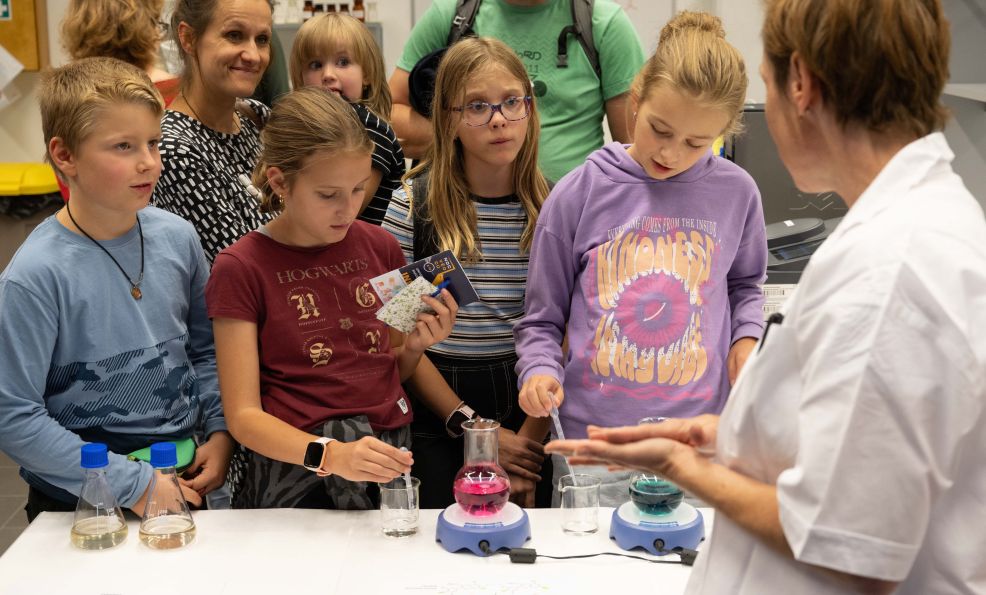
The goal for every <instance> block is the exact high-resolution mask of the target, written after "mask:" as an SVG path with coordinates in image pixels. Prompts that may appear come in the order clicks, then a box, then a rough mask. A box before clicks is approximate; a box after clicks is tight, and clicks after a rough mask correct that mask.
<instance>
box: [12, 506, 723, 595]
mask: <svg viewBox="0 0 986 595" xmlns="http://www.w3.org/2000/svg"><path fill="white" fill-rule="evenodd" d="M439 512H440V511H438V510H422V511H421V521H420V530H419V532H418V534H417V535H415V536H413V537H406V538H392V537H385V536H384V535H383V534H382V533H381V531H380V518H379V514H380V513H379V512H378V511H366V512H346V511H317V510H294V509H278V510H217V511H196V512H194V513H193V516H194V518H195V523H196V526H197V535H196V538H195V541H194V542H192V543H191V544H190V545H189V546H187V547H185V548H182V549H179V550H172V551H156V550H151V549H149V548H147V547H146V546H144V545H143V544H142V543H141V542H140V540H139V539H138V533H137V532H138V523H137V522H131V523H130V526H129V531H130V533H129V536H128V537H127V541H126V542H124V543H123V544H121V545H119V546H117V547H116V548H113V549H111V550H104V551H99V552H90V551H82V550H79V549H77V548H75V547H74V546H73V545H72V544H71V543H70V541H69V529H70V528H71V525H72V514H70V513H44V514H42V515H41V516H40V517H38V519H36V520H35V521H34V523H32V524H31V526H30V527H29V528H28V529H27V530H25V532H24V533H23V534H22V535H21V536H20V537H19V538H18V539H17V541H16V542H15V543H14V544H13V545H12V546H11V547H10V549H8V550H7V552H6V553H5V554H4V555H3V557H0V593H2V594H3V595H7V594H16V595H28V594H29V595H56V594H66V595H136V594H145V593H147V594H154V595H157V594H161V595H199V594H201V595H211V594H230V595H232V594H236V595H247V594H254V593H256V594H264V595H282V594H283V595H289V594H290V595H302V594H308V593H311V594H313V595H314V594H318V595H327V594H331V593H339V594H354V595H362V594H367V593H390V594H408V595H432V594H441V595H466V594H469V595H486V594H490V595H492V594H497V595H521V594H527V593H536V594H537V595H548V594H554V593H559V594H562V593H564V594H565V595H572V594H578V593H607V594H611V595H612V594H615V593H617V592H618V589H626V590H629V589H633V590H637V589H641V588H642V589H643V591H642V592H646V593H660V594H662V595H674V594H677V593H682V592H683V591H684V586H685V583H686V581H687V580H688V573H689V570H690V569H689V568H688V567H685V566H681V565H678V564H651V563H648V562H642V561H639V560H631V559H627V558H617V557H612V556H600V557H597V558H588V559H579V560H549V559H545V558H538V560H537V562H536V563H535V564H530V565H528V564H512V563H511V562H510V560H509V558H508V557H507V556H506V555H496V556H493V557H489V558H482V557H478V556H475V555H473V554H471V553H468V552H460V553H456V554H450V553H448V552H446V551H445V550H444V549H442V547H441V545H440V544H438V543H436V542H435V524H436V521H437V518H438V513H439ZM527 512H528V515H529V516H530V520H531V540H530V541H528V542H527V544H526V545H525V547H532V548H536V549H537V551H538V553H539V554H549V555H572V554H587V553H594V552H603V551H611V552H622V550H620V549H619V548H618V547H617V546H616V543H615V542H614V541H612V540H611V539H610V538H609V519H610V515H611V514H612V509H602V510H600V513H599V521H600V523H599V531H598V532H597V533H595V534H593V535H586V536H571V535H566V534H564V533H563V532H562V530H561V526H560V511H559V510H549V509H535V510H528V511H527ZM702 513H703V514H704V516H705V521H706V535H708V533H709V531H711V529H712V512H711V510H708V509H703V510H702ZM630 553H633V554H635V555H640V556H644V557H647V558H650V559H665V560H675V559H677V556H665V557H664V558H657V557H655V556H651V555H649V554H647V553H645V552H643V551H642V550H636V551H634V552H630Z"/></svg>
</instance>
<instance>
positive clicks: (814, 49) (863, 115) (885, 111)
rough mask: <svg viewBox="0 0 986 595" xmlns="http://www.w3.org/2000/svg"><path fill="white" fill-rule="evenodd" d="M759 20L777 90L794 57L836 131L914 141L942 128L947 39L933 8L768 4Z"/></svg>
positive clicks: (914, 3)
mask: <svg viewBox="0 0 986 595" xmlns="http://www.w3.org/2000/svg"><path fill="white" fill-rule="evenodd" d="M765 12H766V15H765V18H764V25H763V46H764V53H765V55H766V57H767V59H768V60H770V64H771V66H772V67H773V70H774V82H775V83H776V84H777V85H778V86H779V87H781V88H782V89H783V88H784V86H785V85H786V84H787V81H788V75H789V72H788V69H789V65H790V60H791V55H792V54H793V53H795V52H797V53H798V54H799V55H800V56H801V58H802V59H803V60H804V61H805V63H806V64H807V65H808V69H809V70H811V72H812V74H814V75H815V76H816V77H817V78H818V82H819V84H820V87H821V93H822V97H823V99H825V103H826V105H827V106H829V107H831V108H832V110H833V112H834V113H835V116H836V118H838V121H839V122H840V123H841V124H842V125H847V124H849V123H854V124H858V125H861V126H864V127H866V128H867V129H869V130H873V131H877V132H887V131H889V132H895V133H901V132H903V133H906V134H910V135H916V136H918V137H922V136H925V135H927V134H931V133H932V132H934V131H936V130H941V129H943V128H944V127H945V121H946V120H947V118H948V110H947V109H946V108H945V106H944V105H943V104H942V102H941V94H942V90H943V89H944V88H945V83H946V82H948V76H949V75H948V55H949V51H950V48H951V35H950V33H949V25H948V21H947V20H946V19H945V14H944V10H943V8H942V4H941V2H940V1H939V0H883V1H881V2H874V1H873V0H769V1H768V2H767V4H766V11H765ZM785 92H786V90H785Z"/></svg>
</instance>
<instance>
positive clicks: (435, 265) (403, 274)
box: [370, 250, 479, 306]
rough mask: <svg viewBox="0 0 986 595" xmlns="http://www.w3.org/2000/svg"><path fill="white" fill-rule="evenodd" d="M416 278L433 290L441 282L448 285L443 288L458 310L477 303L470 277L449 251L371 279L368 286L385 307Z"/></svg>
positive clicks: (477, 298)
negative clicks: (420, 278) (424, 281)
mask: <svg viewBox="0 0 986 595" xmlns="http://www.w3.org/2000/svg"><path fill="white" fill-rule="evenodd" d="M419 277H424V278H425V279H426V280H427V281H429V282H430V283H431V284H432V285H435V286H438V285H439V284H441V283H442V282H443V281H448V283H447V285H446V288H447V289H448V291H449V293H451V294H452V297H454V298H455V303H457V304H458V305H460V306H465V305H466V304H471V303H472V302H477V301H479V296H478V295H476V288H474V287H473V286H472V282H470V281H469V277H467V276H466V273H465V272H464V271H463V270H462V265H461V264H459V259H457V258H456V257H455V255H454V254H452V251H451V250H446V251H444V252H439V253H438V254H435V255H434V256H429V257H428V258H422V259H421V260H416V261H414V262H412V263H411V264H409V265H406V266H402V267H401V268H399V269H397V270H396V271H390V272H389V273H384V274H383V275H380V276H378V277H374V278H372V279H370V284H371V285H372V286H373V290H374V291H376V292H377V295H379V296H380V299H381V301H383V303H384V304H386V303H388V302H389V301H390V300H392V299H393V298H394V296H396V295H397V294H398V293H399V292H400V291H401V290H402V289H404V287H406V286H407V285H408V284H410V283H411V282H412V281H414V280H415V279H417V278H419Z"/></svg>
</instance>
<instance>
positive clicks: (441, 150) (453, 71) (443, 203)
mask: <svg viewBox="0 0 986 595" xmlns="http://www.w3.org/2000/svg"><path fill="white" fill-rule="evenodd" d="M497 70H500V71H506V72H507V73H508V74H509V75H510V76H511V77H513V78H515V79H517V81H519V82H520V84H521V86H522V87H523V89H524V91H523V93H524V95H526V96H529V97H531V104H530V109H531V111H530V115H529V116H528V117H527V119H526V120H525V121H524V122H525V123H526V124H527V134H526V135H525V137H524V144H523V146H522V147H521V148H520V152H519V153H517V157H516V159H515V160H514V168H513V186H514V192H515V193H516V194H517V198H518V199H519V200H520V203H521V205H522V206H523V207H524V211H525V213H526V215H527V225H526V227H525V228H524V232H523V234H522V235H521V239H520V246H521V249H522V250H524V251H526V250H529V249H530V246H531V241H532V240H533V239H534V227H535V225H536V224H537V218H538V213H539V212H540V211H541V205H542V204H544V199H545V198H547V196H548V182H547V180H545V178H544V176H543V175H542V174H541V170H540V168H538V140H539V139H540V137H541V120H540V118H539V116H538V111H537V104H536V102H535V100H534V89H533V87H532V85H531V79H530V76H529V75H528V74H527V70H525V69H524V64H523V63H521V61H520V58H518V57H517V54H515V53H514V51H513V50H512V49H510V47H508V46H507V45H506V44H505V43H503V42H502V41H499V40H497V39H492V38H488V37H467V38H465V39H462V40H460V41H459V42H457V43H455V44H454V45H453V46H452V47H450V48H449V49H448V51H447V52H446V53H445V56H444V57H443V58H442V61H441V64H440V65H439V67H438V73H437V75H436V77H435V97H434V99H433V100H432V111H431V113H432V117H431V124H432V136H433V142H432V144H431V147H429V149H428V152H427V154H426V155H425V157H424V159H422V161H421V163H419V164H418V166H417V167H415V168H414V169H412V170H411V171H409V172H408V173H407V174H406V175H405V176H404V182H405V186H404V188H405V191H406V192H407V194H408V200H409V201H412V205H411V207H412V208H411V212H412V213H413V212H414V208H413V207H414V205H413V197H412V194H413V193H412V192H411V190H410V188H408V187H407V180H410V179H413V178H414V177H416V176H418V175H419V174H421V173H423V172H425V171H428V170H430V174H429V182H428V196H427V199H426V200H427V203H428V218H429V220H430V221H431V223H432V226H433V227H434V230H435V238H436V240H437V241H438V245H439V247H440V248H441V249H442V250H451V251H452V252H453V253H454V254H455V255H456V256H457V257H458V258H460V259H464V260H477V259H479V258H481V257H482V247H481V246H480V245H479V243H478V241H477V239H478V230H477V225H478V224H477V219H476V207H475V205H473V201H472V200H471V198H470V192H469V185H468V183H467V182H466V177H465V162H464V159H463V155H462V144H461V143H460V142H459V141H458V139H457V138H456V131H457V129H458V127H459V122H460V120H461V117H462V116H461V113H460V112H455V111H452V110H451V109H450V108H452V107H456V106H460V105H462V104H463V103H465V100H466V88H467V86H468V85H469V83H470V82H472V81H473V80H474V79H475V78H476V77H477V76H483V75H489V74H498V73H497V72H496V71H497Z"/></svg>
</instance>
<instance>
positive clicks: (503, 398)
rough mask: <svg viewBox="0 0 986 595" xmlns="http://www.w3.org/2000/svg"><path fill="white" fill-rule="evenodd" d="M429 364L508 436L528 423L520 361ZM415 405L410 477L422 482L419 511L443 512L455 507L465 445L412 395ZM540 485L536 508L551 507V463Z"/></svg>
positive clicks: (448, 360)
mask: <svg viewBox="0 0 986 595" xmlns="http://www.w3.org/2000/svg"><path fill="white" fill-rule="evenodd" d="M428 359H430V360H431V361H432V363H434V364H435V367H436V368H437V369H438V371H439V372H440V373H441V374H442V377H443V378H445V382H447V383H448V385H449V386H450V387H452V390H453V391H455V394H457V395H458V396H459V398H460V399H462V400H463V401H465V403H466V404H467V405H469V406H470V407H472V408H473V410H475V411H476V413H478V414H479V415H481V416H482V417H485V418H487V419H495V420H497V421H498V422H500V425H501V426H503V427H504V428H506V429H508V430H512V431H514V432H516V431H517V430H518V429H520V426H521V425H522V424H523V423H524V419H525V417H526V416H525V415H524V412H523V411H521V409H520V404H519V401H518V396H519V393H520V391H519V390H518V388H517V374H516V372H515V371H514V365H515V364H516V363H517V357H516V356H513V355H511V356H508V357H502V358H494V359H486V360H479V361H477V360H467V359H458V358H448V357H443V356H439V355H435V354H433V353H428ZM411 396H412V401H413V404H414V423H412V424H411V431H412V433H413V439H412V441H411V451H412V453H413V454H414V466H413V467H411V475H413V476H414V477H417V478H418V479H419V480H421V493H420V498H421V508H445V507H446V506H448V505H450V504H452V503H453V502H455V497H454V495H453V494H452V482H453V481H454V480H455V474H456V473H458V471H459V469H460V468H461V467H462V464H463V458H464V452H463V451H464V441H463V439H462V438H451V437H449V435H448V433H447V432H446V431H445V420H444V419H440V418H439V417H438V416H437V415H435V414H434V413H433V412H432V411H431V410H430V409H428V408H427V406H425V405H424V404H423V403H421V402H420V400H418V399H417V398H416V397H415V396H414V395H413V393H412V394H411ZM540 475H541V478H542V481H541V482H540V483H539V484H538V486H537V490H536V492H535V506H538V507H544V508H548V507H550V506H551V459H550V457H546V458H545V461H544V463H543V465H542V467H541V473H540Z"/></svg>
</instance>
